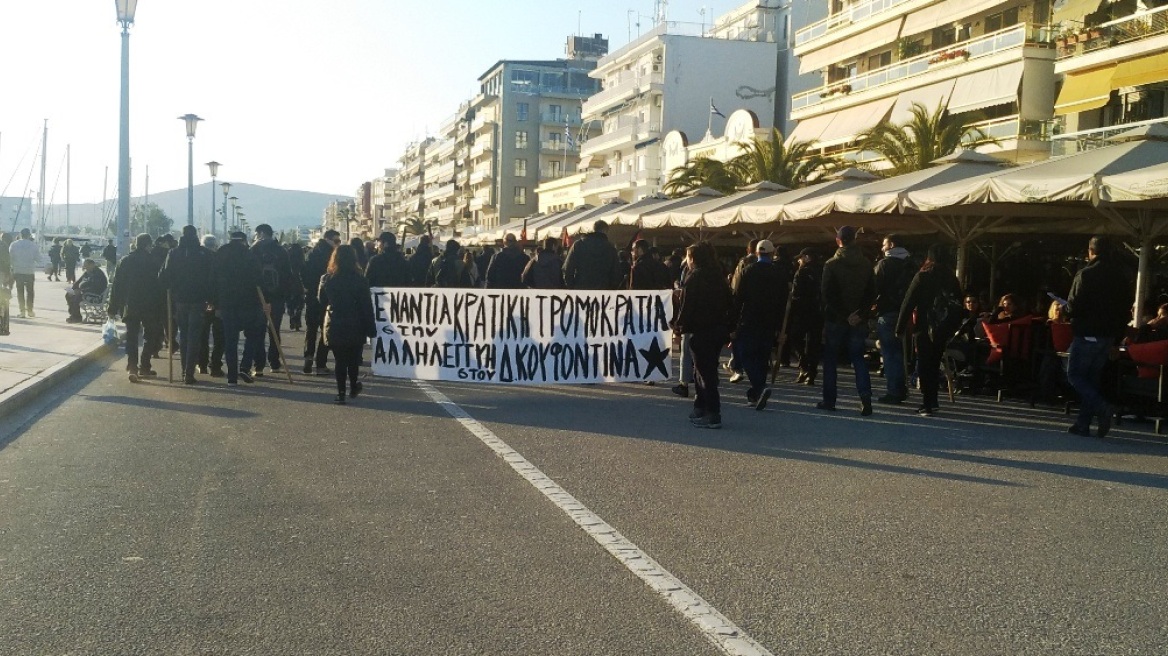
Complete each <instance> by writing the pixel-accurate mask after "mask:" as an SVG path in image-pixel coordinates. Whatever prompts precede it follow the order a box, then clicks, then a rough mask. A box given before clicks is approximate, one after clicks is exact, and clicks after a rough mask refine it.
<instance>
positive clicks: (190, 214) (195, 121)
mask: <svg viewBox="0 0 1168 656" xmlns="http://www.w3.org/2000/svg"><path fill="white" fill-rule="evenodd" d="M178 120H180V121H185V122H186V124H187V225H189V226H193V225H195V128H197V127H199V121H201V120H203V119H201V118H199V117H198V116H195V115H194V114H183V115H182V116H180V117H178Z"/></svg>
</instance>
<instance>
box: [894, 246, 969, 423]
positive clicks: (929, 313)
mask: <svg viewBox="0 0 1168 656" xmlns="http://www.w3.org/2000/svg"><path fill="white" fill-rule="evenodd" d="M945 299H953V305H954V307H952V308H951V310H952V312H951V315H952V316H941V314H942V313H945V311H946V308H945V302H944V301H945ZM962 299H964V296H963V295H962V293H961V283H960V282H959V281H958V280H957V275H956V274H954V273H953V261H952V260H951V259H950V257H949V251H948V249H946V248H945V247H943V246H941V245H939V244H934V245H933V246H930V247H929V254H928V256H927V257H926V258H925V264H924V265H923V266H922V267H921V270H920V271H919V272H918V273H917V274H916V276H914V277H913V279H912V282H911V283H910V284H909V286H908V291H907V292H906V293H905V295H904V301H903V302H902V303H901V307H900V313H899V314H898V316H897V320H896V327H895V331H896V339H898V340H899V339H903V336H904V334H905V332H906V330H907V328H908V324H909V322H911V321H912V320H913V317H914V316H915V317H916V325H915V332H916V344H917V375H918V377H919V379H920V381H921V398H922V402H921V407H920V408H918V409H917V414H918V415H921V416H924V417H932V416H933V414H934V413H935V412H936V411H937V408H938V406H939V404H938V402H937V391H938V388H939V387H940V384H941V382H940V381H941V378H940V372H941V357H942V356H943V355H944V354H945V348H946V347H947V346H948V344H949V340H951V339H953V336H954V335H955V334H957V329H958V328H959V327H960V325H961V320H962V319H963V318H964V317H963V314H962V309H961V308H960V307H958V306H957V303H959V302H960V301H961V300H962Z"/></svg>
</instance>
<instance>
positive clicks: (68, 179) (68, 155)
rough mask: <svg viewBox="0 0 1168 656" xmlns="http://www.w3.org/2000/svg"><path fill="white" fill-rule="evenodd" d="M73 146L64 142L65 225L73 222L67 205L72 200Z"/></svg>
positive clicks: (70, 224)
mask: <svg viewBox="0 0 1168 656" xmlns="http://www.w3.org/2000/svg"><path fill="white" fill-rule="evenodd" d="M72 148H73V146H72V145H71V144H65V225H67V226H72V225H73V223H72V222H70V221H69V205H70V204H71V203H70V201H71V200H72V199H71V197H70V189H71V188H72V183H73V179H72V175H73V151H72Z"/></svg>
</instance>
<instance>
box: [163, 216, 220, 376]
mask: <svg viewBox="0 0 1168 656" xmlns="http://www.w3.org/2000/svg"><path fill="white" fill-rule="evenodd" d="M211 276H212V267H211V251H209V250H207V249H205V248H203V246H202V245H201V244H200V243H199V233H198V230H196V229H195V226H193V225H188V226H183V231H182V238H181V239H179V241H178V247H177V248H173V249H171V250H170V252H169V253H167V255H166V263H165V264H163V265H162V270H161V271H159V272H158V280H159V282H160V283H161V284H162V287H163V288H164V289H166V290H167V291H169V292H170V302H171V303H172V304H173V305H174V320H175V325H176V326H177V327H178V333H179V336H180V338H181V341H180V342H179V343H180V344H181V345H182V346H181V351H180V352H181V354H182V356H181V360H182V374H183V383H184V384H186V385H194V384H195V364H196V361H197V360H198V358H199V336H200V335H202V333H203V317H204V314H205V313H206V311H207V305H208V304H209V303H210V302H211V299H212V296H213V295H214V291H213V288H212V284H211V282H212V278H211Z"/></svg>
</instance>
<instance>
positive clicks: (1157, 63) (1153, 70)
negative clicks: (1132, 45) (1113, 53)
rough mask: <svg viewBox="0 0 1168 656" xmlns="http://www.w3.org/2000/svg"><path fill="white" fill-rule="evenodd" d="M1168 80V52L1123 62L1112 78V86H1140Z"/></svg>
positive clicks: (1116, 87)
mask: <svg viewBox="0 0 1168 656" xmlns="http://www.w3.org/2000/svg"><path fill="white" fill-rule="evenodd" d="M1164 80H1168V52H1161V53H1159V54H1156V55H1148V56H1147V57H1140V58H1139V59H1132V60H1130V61H1125V62H1121V63H1120V64H1119V66H1117V67H1116V68H1115V77H1113V78H1111V88H1112V89H1118V88H1120V87H1138V86H1143V85H1145V84H1152V83H1153V82H1163V81H1164Z"/></svg>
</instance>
